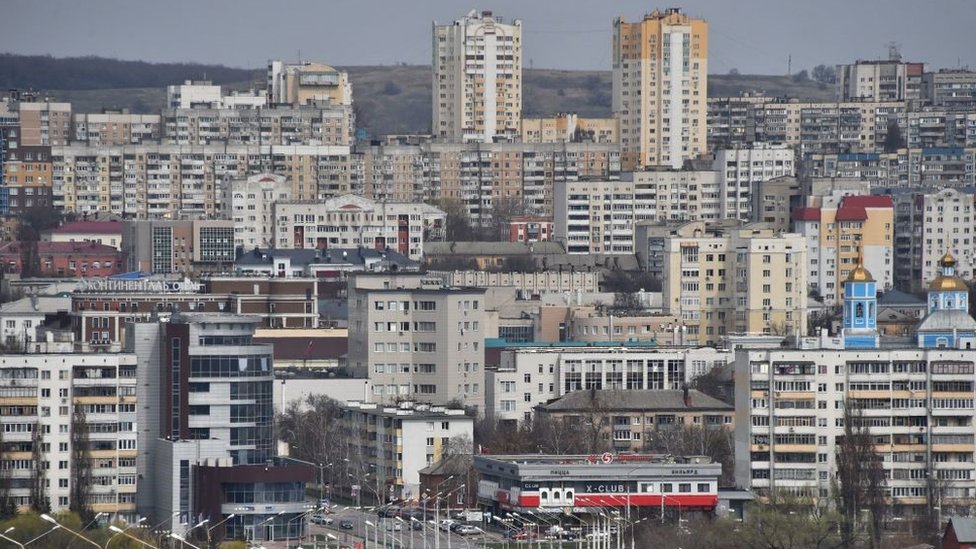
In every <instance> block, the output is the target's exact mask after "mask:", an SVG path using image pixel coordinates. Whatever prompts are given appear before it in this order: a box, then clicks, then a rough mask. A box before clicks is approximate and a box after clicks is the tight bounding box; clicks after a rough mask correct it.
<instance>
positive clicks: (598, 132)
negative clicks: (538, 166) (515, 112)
mask: <svg viewBox="0 0 976 549" xmlns="http://www.w3.org/2000/svg"><path fill="white" fill-rule="evenodd" d="M618 139H619V131H618V128H617V119H616V118H581V117H580V116H579V115H578V114H576V113H565V114H557V115H555V116H552V117H547V118H523V119H522V142H523V143H617V142H618Z"/></svg>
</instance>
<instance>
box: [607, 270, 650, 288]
mask: <svg viewBox="0 0 976 549" xmlns="http://www.w3.org/2000/svg"><path fill="white" fill-rule="evenodd" d="M601 288H602V290H603V291H604V292H639V291H641V290H643V291H645V292H660V291H661V281H660V280H659V279H657V278H655V277H654V276H653V275H651V273H649V272H647V271H621V270H612V271H608V272H607V273H606V274H604V275H603V280H602V281H601Z"/></svg>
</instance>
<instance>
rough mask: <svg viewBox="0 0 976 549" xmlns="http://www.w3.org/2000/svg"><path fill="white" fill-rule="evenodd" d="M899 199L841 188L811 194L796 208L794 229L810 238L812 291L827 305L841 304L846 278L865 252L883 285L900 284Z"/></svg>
mask: <svg viewBox="0 0 976 549" xmlns="http://www.w3.org/2000/svg"><path fill="white" fill-rule="evenodd" d="M894 221H895V219H894V203H893V202H892V200H891V197H890V196H859V195H846V196H845V194H844V192H843V191H835V192H833V193H831V194H829V195H826V196H813V197H808V200H807V206H805V207H803V208H798V209H796V210H795V211H794V212H793V226H794V231H795V232H796V233H798V234H800V235H802V237H803V239H804V240H806V242H807V257H808V258H809V263H808V265H807V270H808V271H809V277H808V278H807V282H808V283H809V284H810V287H809V290H810V291H812V292H814V293H816V294H818V295H820V296H822V297H823V300H824V303H827V304H831V305H832V304H835V303H840V301H841V300H842V298H843V284H842V283H843V281H844V280H845V279H846V278H847V276H848V274H850V272H851V270H852V269H853V268H854V267H855V266H856V265H857V264H858V261H859V260H858V258H859V257H862V256H863V264H864V266H865V267H866V268H868V269H869V270H870V271H871V272H873V273H875V276H877V281H878V285H879V286H880V287H881V289H883V290H885V289H889V288H891V287H892V286H893V284H894V263H893V262H894Z"/></svg>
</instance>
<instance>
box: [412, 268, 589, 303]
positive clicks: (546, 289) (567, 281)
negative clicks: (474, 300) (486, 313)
mask: <svg viewBox="0 0 976 549" xmlns="http://www.w3.org/2000/svg"><path fill="white" fill-rule="evenodd" d="M429 274H430V276H436V277H440V278H441V279H442V280H443V281H444V284H445V285H446V286H460V287H465V288H467V287H472V288H512V289H514V291H515V295H516V296H517V297H518V298H519V299H535V298H538V297H540V296H543V295H546V294H563V293H566V292H570V293H572V294H575V293H576V292H585V293H593V292H597V291H599V289H600V288H599V286H600V284H599V282H600V277H599V276H598V275H597V273H593V272H585V271H577V272H568V271H567V272H552V271H546V272H521V273H519V272H487V271H481V270H478V271H429Z"/></svg>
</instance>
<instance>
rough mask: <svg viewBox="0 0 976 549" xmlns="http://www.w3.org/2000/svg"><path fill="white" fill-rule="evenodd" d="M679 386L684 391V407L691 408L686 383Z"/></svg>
mask: <svg viewBox="0 0 976 549" xmlns="http://www.w3.org/2000/svg"><path fill="white" fill-rule="evenodd" d="M681 388H682V389H683V390H684V393H685V408H691V391H689V390H688V384H687V383H685V384H684V385H682V386H681Z"/></svg>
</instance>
